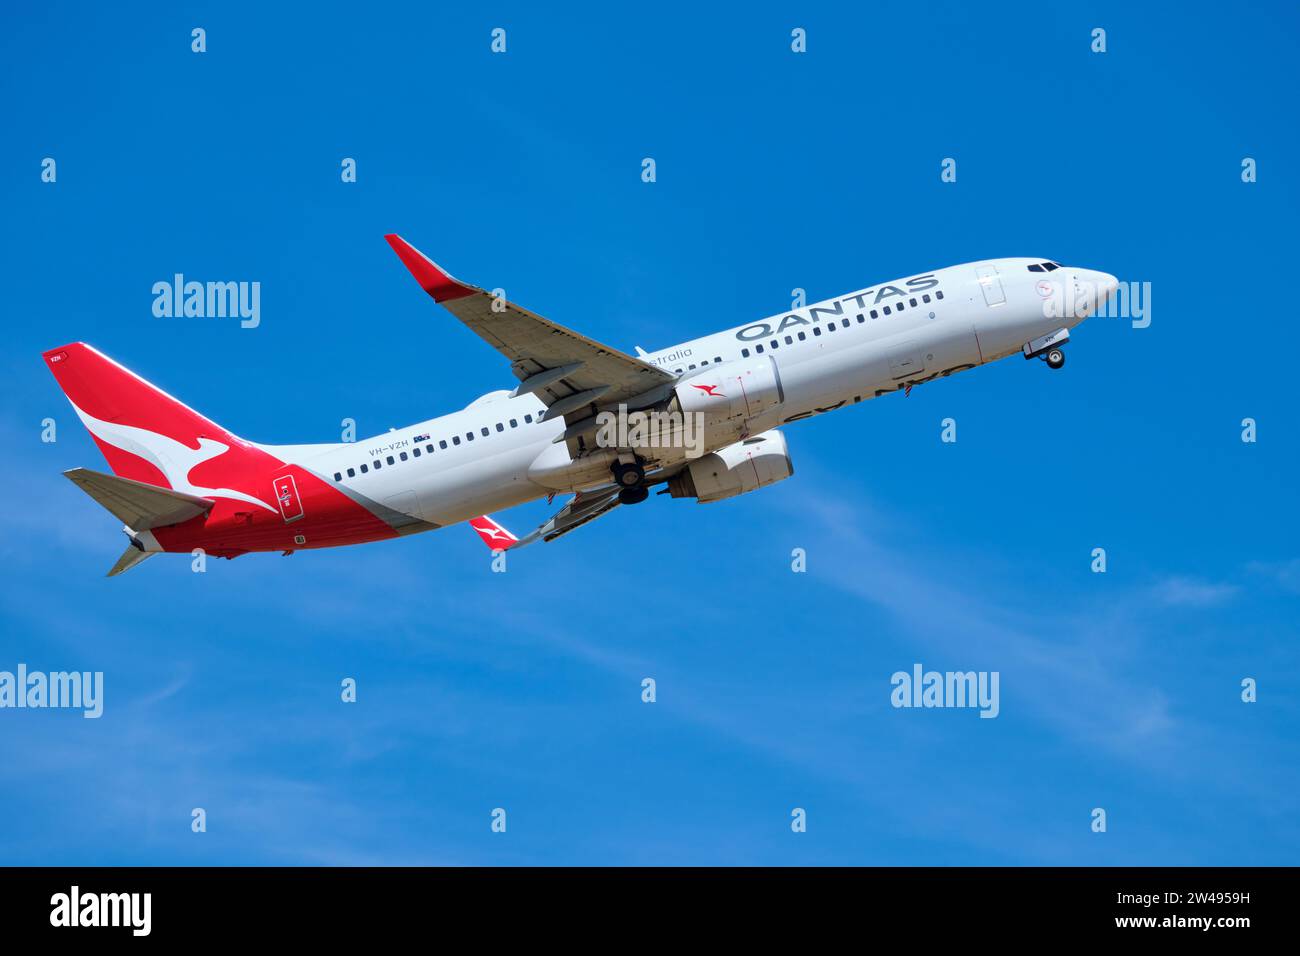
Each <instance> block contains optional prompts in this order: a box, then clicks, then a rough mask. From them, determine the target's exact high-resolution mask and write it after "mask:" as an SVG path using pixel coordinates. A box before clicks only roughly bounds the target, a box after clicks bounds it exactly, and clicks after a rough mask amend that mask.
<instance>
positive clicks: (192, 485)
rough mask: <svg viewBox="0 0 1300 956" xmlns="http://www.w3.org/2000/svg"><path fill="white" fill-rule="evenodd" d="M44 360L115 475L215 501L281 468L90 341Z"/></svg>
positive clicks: (69, 347)
mask: <svg viewBox="0 0 1300 956" xmlns="http://www.w3.org/2000/svg"><path fill="white" fill-rule="evenodd" d="M45 362H46V364H47V365H49V367H50V371H51V372H53V373H54V377H55V379H57V380H58V383H59V387H60V388H62V389H63V394H64V395H66V396H67V397H68V401H70V402H71V403H72V407H73V408H74V409H75V410H76V412H77V415H78V416H80V418H81V421H82V424H84V425H85V426H86V428H87V430H88V431H89V432H90V434H91V436H92V437H93V438H94V439H95V444H97V445H98V446H99V449H100V451H102V452H103V453H104V458H105V459H106V460H107V461H108V465H109V467H110V468H111V469H112V470H113V474H115V475H119V476H121V477H123V478H131V479H133V480H135V481H143V482H146V483H148V484H151V485H158V486H161V487H164V488H172V489H173V490H175V491H181V492H185V493H187V494H193V495H199V496H200V497H208V496H211V494H212V492H213V491H214V490H228V489H238V488H241V487H244V488H248V487H250V485H249V483H248V479H249V478H253V477H255V476H257V475H259V474H260V473H261V471H263V470H264V469H265V468H266V467H274V461H273V459H271V458H270V456H268V455H267V454H266V453H265V452H263V451H261V450H260V449H258V448H256V447H255V446H253V445H250V444H249V443H248V442H246V441H244V440H243V439H241V438H239V437H237V436H236V435H233V434H231V433H230V432H228V431H226V430H225V429H224V428H222V427H221V426H220V425H218V424H216V423H215V422H213V421H211V420H209V419H207V418H204V417H203V416H202V415H200V414H199V413H198V412H196V411H194V410H193V409H192V408H190V407H189V406H187V405H184V404H182V403H181V402H179V401H177V400H176V399H174V398H172V397H171V396H170V395H168V394H167V393H166V392H164V391H163V390H162V389H160V388H156V387H154V386H153V385H150V384H149V383H148V382H146V381H145V380H144V379H142V378H140V376H138V375H136V374H135V373H134V372H131V371H128V370H127V369H125V368H123V367H122V366H121V365H118V364H117V363H116V362H114V361H113V360H112V359H110V358H108V357H107V356H105V355H103V354H101V353H100V352H97V351H95V349H93V348H91V347H90V346H89V345H86V344H85V343H83V342H74V343H73V344H71V345H65V346H63V347H61V348H57V349H51V350H50V351H48V352H46V353H45ZM227 496H228V497H237V498H241V499H245V500H250V501H257V502H258V503H259V504H262V506H263V507H266V505H265V504H264V503H263V502H261V501H260V500H258V499H257V498H254V497H252V496H248V495H245V494H240V493H238V492H236V493H235V494H234V495H227Z"/></svg>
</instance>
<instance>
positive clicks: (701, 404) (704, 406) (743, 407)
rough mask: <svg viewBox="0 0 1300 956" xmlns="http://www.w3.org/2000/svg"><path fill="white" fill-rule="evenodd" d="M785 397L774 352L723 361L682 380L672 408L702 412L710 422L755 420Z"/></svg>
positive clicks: (672, 409) (670, 405)
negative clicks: (750, 357)
mask: <svg viewBox="0 0 1300 956" xmlns="http://www.w3.org/2000/svg"><path fill="white" fill-rule="evenodd" d="M784 400H785V393H784V392H783V391H782V389H781V374H780V372H778V371H777V367H776V362H775V361H774V360H773V359H772V357H771V356H766V355H764V356H757V357H755V358H752V359H743V360H740V361H735V362H723V363H722V364H721V365H715V366H713V367H712V368H707V369H704V370H703V371H700V372H698V373H696V374H694V375H692V376H691V377H690V378H688V379H686V380H685V381H683V382H681V383H680V384H678V386H677V388H676V389H675V391H674V393H673V398H672V401H671V402H670V404H669V409H670V410H671V411H678V412H682V413H684V414H688V415H689V414H695V413H702V414H703V415H704V416H705V418H706V420H708V421H709V422H711V423H712V422H721V421H728V420H737V421H752V420H753V419H755V418H757V417H758V416H759V415H761V414H762V413H763V412H765V411H767V410H768V409H770V408H771V407H772V406H774V405H779V404H780V403H781V402H782V401H784Z"/></svg>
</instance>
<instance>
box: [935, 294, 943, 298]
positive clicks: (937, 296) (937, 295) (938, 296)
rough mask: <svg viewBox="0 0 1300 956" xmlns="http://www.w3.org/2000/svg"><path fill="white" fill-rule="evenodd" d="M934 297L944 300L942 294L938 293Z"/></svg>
mask: <svg viewBox="0 0 1300 956" xmlns="http://www.w3.org/2000/svg"><path fill="white" fill-rule="evenodd" d="M934 297H935V298H936V299H942V298H943V293H942V292H936V293H935V294H934Z"/></svg>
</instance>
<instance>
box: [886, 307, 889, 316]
mask: <svg viewBox="0 0 1300 956" xmlns="http://www.w3.org/2000/svg"><path fill="white" fill-rule="evenodd" d="M889 314H890V313H889V306H885V315H889Z"/></svg>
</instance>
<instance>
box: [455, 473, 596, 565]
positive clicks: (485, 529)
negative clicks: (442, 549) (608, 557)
mask: <svg viewBox="0 0 1300 956" xmlns="http://www.w3.org/2000/svg"><path fill="white" fill-rule="evenodd" d="M618 505H619V501H618V488H616V487H614V486H613V485H606V486H605V487H603V488H597V489H595V490H594V491H582V492H579V493H578V494H577V495H575V496H574V497H573V499H572V500H571V501H569V502H568V503H567V504H566V505H565V506H564V507H563V508H561V509H560V510H559V511H557V512H556V513H555V514H553V515H552V516H551V517H550V518H548V519H547V520H546V521H545V522H544V523H543V524H542V525H541V526H540V527H538V528H537V530H535V531H534V532H533V533H532V534H529V535H526V536H524V537H523V538H516V537H515V536H514V535H513V534H511V533H510V531H509V530H508V529H507V528H506V527H505V526H504V525H503V524H501V523H500V522H498V521H496V520H494V519H492V518H489V517H488V516H487V515H482V516H480V517H478V518H474V519H473V520H471V521H470V523H469V525H470V527H471V528H473V529H474V530H475V531H477V532H478V534H479V537H480V538H482V539H483V543H484V544H486V545H487V546H488V547H489V548H491V549H492V550H493V551H504V550H505V549H507V548H522V547H523V546H524V545H526V544H532V543H533V542H534V541H539V540H540V541H554V540H555V539H556V538H558V537H560V536H561V535H565V534H568V533H569V532H570V531H573V530H574V529H576V528H580V527H582V526H583V525H584V524H586V523H587V522H588V521H595V520H596V519H597V518H599V517H600V516H601V515H605V514H609V513H610V512H611V511H613V510H614V509H615V508H617V507H618Z"/></svg>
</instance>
